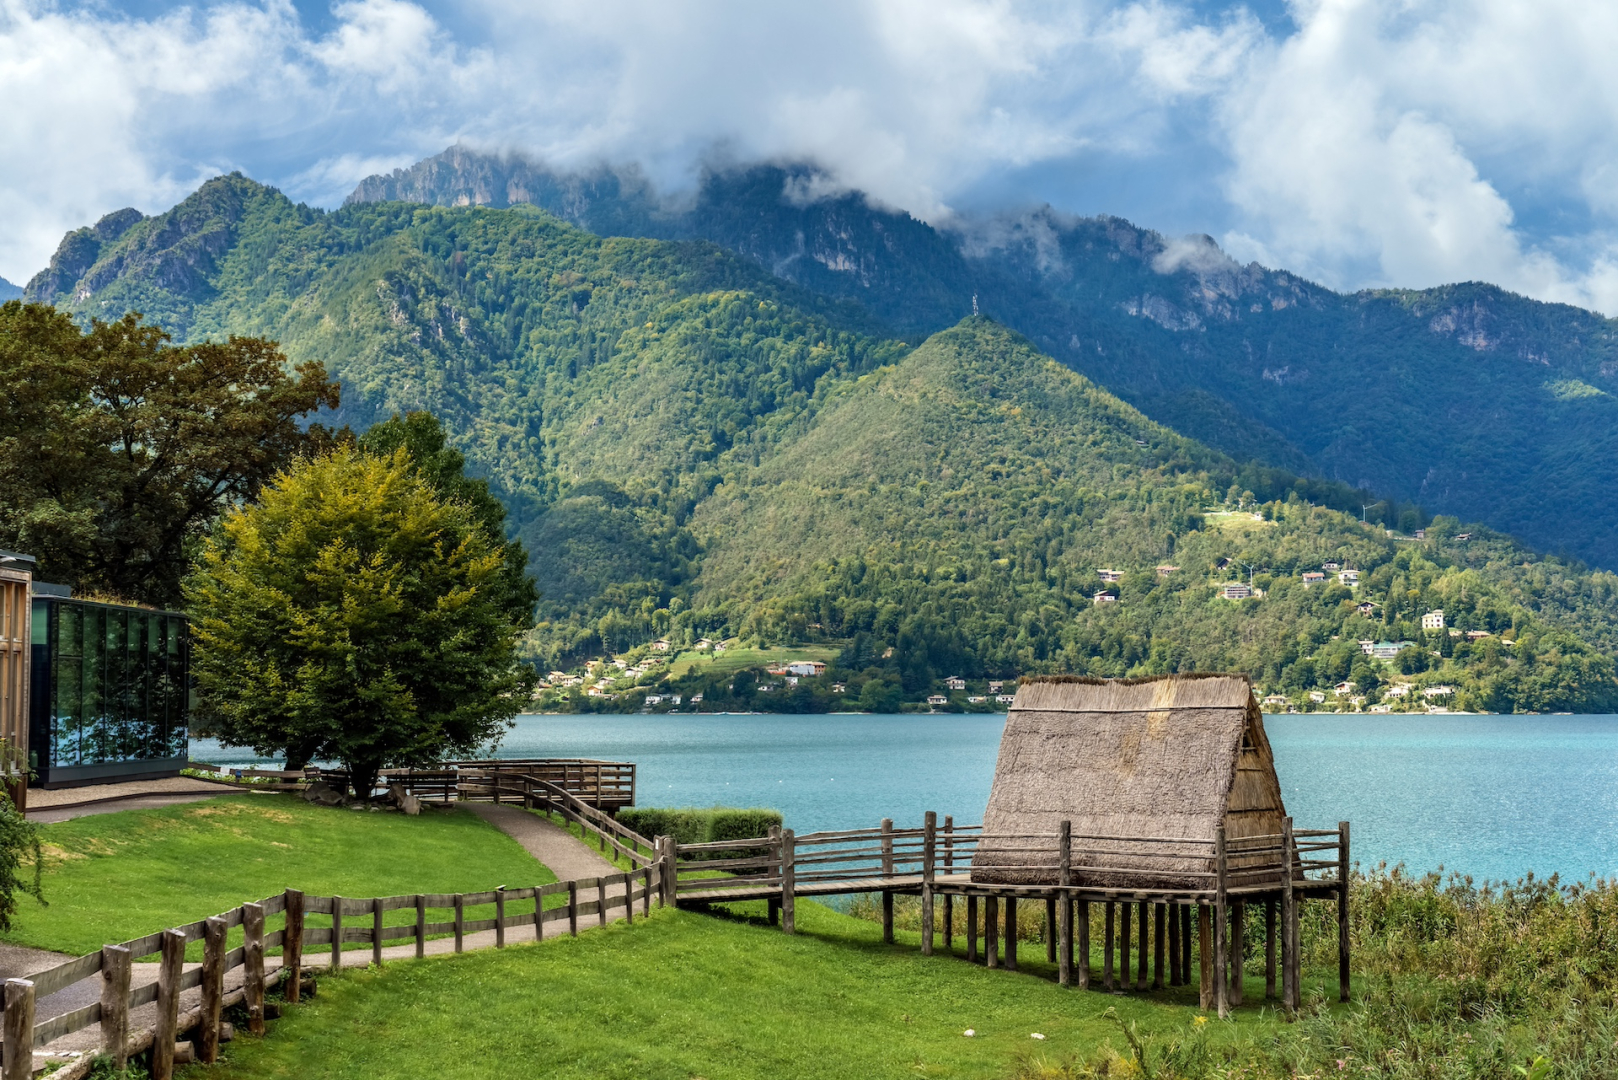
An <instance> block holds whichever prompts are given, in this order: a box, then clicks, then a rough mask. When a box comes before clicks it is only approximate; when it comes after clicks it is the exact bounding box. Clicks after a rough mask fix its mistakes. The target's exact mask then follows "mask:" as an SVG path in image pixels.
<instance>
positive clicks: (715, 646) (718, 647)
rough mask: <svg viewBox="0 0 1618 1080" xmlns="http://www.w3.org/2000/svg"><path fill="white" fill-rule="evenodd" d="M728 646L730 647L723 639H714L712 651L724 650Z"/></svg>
mask: <svg viewBox="0 0 1618 1080" xmlns="http://www.w3.org/2000/svg"><path fill="white" fill-rule="evenodd" d="M728 648H730V646H729V645H726V644H725V643H724V642H723V641H716V642H714V643H713V651H714V652H724V651H725V650H726V649H728Z"/></svg>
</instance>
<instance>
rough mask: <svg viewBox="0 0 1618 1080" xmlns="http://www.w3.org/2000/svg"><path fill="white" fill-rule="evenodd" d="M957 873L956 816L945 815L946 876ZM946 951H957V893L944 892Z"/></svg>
mask: <svg viewBox="0 0 1618 1080" xmlns="http://www.w3.org/2000/svg"><path fill="white" fill-rule="evenodd" d="M954 873H955V818H954V817H953V816H951V815H949V814H945V815H944V876H945V877H951V876H953V875H954ZM944 951H945V952H954V951H955V894H954V893H952V892H946V893H945V894H944Z"/></svg>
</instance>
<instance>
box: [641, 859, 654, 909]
mask: <svg viewBox="0 0 1618 1080" xmlns="http://www.w3.org/2000/svg"><path fill="white" fill-rule="evenodd" d="M641 873H642V874H644V875H646V878H645V887H644V888H642V889H641V891H640V905H641V906H640V913H641V914H642V915H650V914H651V913H652V868H651V867H650V866H647V867H644V868H643V869H642V870H641Z"/></svg>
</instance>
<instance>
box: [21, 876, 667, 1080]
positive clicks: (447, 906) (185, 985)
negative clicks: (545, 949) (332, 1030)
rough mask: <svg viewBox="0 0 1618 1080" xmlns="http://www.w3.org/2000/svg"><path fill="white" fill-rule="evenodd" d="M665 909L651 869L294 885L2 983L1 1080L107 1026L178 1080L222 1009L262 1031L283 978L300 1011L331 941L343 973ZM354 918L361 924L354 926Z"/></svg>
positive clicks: (116, 1050) (213, 1033) (74, 1074)
mask: <svg viewBox="0 0 1618 1080" xmlns="http://www.w3.org/2000/svg"><path fill="white" fill-rule="evenodd" d="M654 896H655V897H656V898H657V901H658V903H659V905H660V906H661V905H662V904H664V903H666V902H670V901H671V900H672V897H671V896H670V895H669V893H668V890H667V889H666V887H665V885H664V882H663V874H662V866H661V865H660V864H655V863H654V864H651V865H647V866H644V867H640V868H638V869H635V870H629V871H624V872H622V873H616V874H606V875H603V876H601V877H596V878H587V879H583V880H573V881H557V882H552V883H551V884H549V885H541V886H536V887H532V888H520V889H507V888H501V889H496V890H494V891H492V892H480V893H424V894H416V895H412V896H383V897H372V898H369V899H354V898H349V897H337V896H311V895H306V894H304V893H302V892H299V891H298V890H296V889H288V890H286V891H285V892H284V893H279V894H277V895H275V896H271V897H268V898H266V899H264V900H260V901H259V902H257V903H252V904H242V905H241V906H240V907H236V908H232V909H231V910H229V911H227V912H224V913H223V914H220V915H216V916H213V917H212V918H208V919H202V920H199V921H197V922H193V923H187V924H186V925H184V926H179V927H175V928H173V929H169V930H161V931H159V932H157V933H155V934H148V935H146V936H145V937H141V938H136V939H134V940H133V941H126V942H123V943H122V944H119V945H107V946H105V947H103V948H102V949H101V950H100V951H99V952H93V953H89V954H87V955H85V956H81V957H78V958H76V959H73V960H69V961H67V962H66V963H63V964H59V965H57V966H56V967H54V968H49V969H47V970H45V971H41V972H39V973H37V974H35V975H33V976H31V977H30V978H27V979H9V980H7V981H6V984H5V1001H4V1009H5V1011H4V1017H3V1026H4V1041H3V1043H0V1080H30V1078H31V1077H32V1075H33V1051H34V1047H35V1046H44V1045H46V1044H48V1043H50V1042H52V1041H53V1040H55V1039H59V1038H61V1037H62V1036H64V1035H69V1034H72V1033H73V1032H75V1031H81V1030H83V1029H85V1028H87V1027H90V1026H91V1025H92V1024H99V1025H100V1026H101V1033H102V1044H103V1047H104V1049H105V1052H106V1053H107V1054H108V1055H110V1056H111V1057H112V1058H113V1059H114V1064H115V1065H116V1066H117V1067H118V1068H122V1067H123V1065H124V1062H125V1060H126V1059H127V1058H128V1057H129V1056H131V1055H133V1054H138V1053H141V1052H144V1051H146V1050H147V1049H150V1050H151V1055H152V1067H151V1074H152V1077H153V1080H169V1078H170V1077H171V1076H172V1075H173V1070H174V1065H175V1063H176V1060H177V1058H176V1055H177V1054H178V1060H180V1061H188V1060H192V1058H193V1056H194V1057H195V1060H199V1061H203V1062H212V1061H214V1060H215V1059H216V1058H217V1055H218V1050H219V1042H220V1035H221V1030H222V1027H221V1014H222V1011H223V1010H224V1009H225V1008H227V1007H229V1006H231V1005H234V1004H238V1003H242V1004H245V1005H246V1007H247V1013H248V1024H249V1029H250V1030H251V1031H253V1032H254V1033H262V1031H263V1029H264V1020H265V1018H266V1009H267V1007H268V1006H267V1003H266V1000H265V998H266V994H267V992H268V990H269V989H270V987H272V986H274V985H275V984H276V983H277V982H285V984H286V1000H287V1001H288V1002H291V1003H296V1002H297V1001H298V999H299V996H300V992H301V984H302V971H303V969H304V967H305V966H306V964H305V958H304V956H305V950H306V949H308V948H309V947H311V946H320V945H326V946H329V947H330V950H331V960H330V964H331V967H332V968H333V969H335V968H337V967H338V966H340V965H341V962H342V947H343V945H345V944H369V945H370V946H371V960H372V962H373V963H377V964H380V963H381V962H382V949H383V946H384V943H386V942H397V941H414V943H415V946H416V949H415V954H416V956H417V957H421V956H423V955H425V951H426V943H427V940H428V939H429V938H436V937H442V936H446V935H453V937H454V940H455V951H456V952H461V951H463V949H464V948H465V944H466V942H465V938H466V935H468V934H475V933H479V932H482V931H488V930H493V931H494V934H495V936H494V941H493V943H492V944H493V947H495V948H504V947H505V945H506V938H507V935H508V934H509V932H510V931H512V930H513V929H516V928H520V927H524V926H532V927H534V937H535V939H536V940H542V939H543V938H544V937H545V927H546V926H547V925H548V924H550V923H557V922H565V924H566V928H567V931H568V933H570V934H573V935H577V934H578V932H579V925H580V920H581V919H583V918H585V917H586V916H590V915H594V916H595V917H596V920H597V922H598V923H599V924H600V925H605V924H606V923H607V921H608V919H609V917H610V913H611V912H612V911H614V910H621V911H622V913H623V917H624V918H625V920H626V921H629V922H633V921H634V918H635V905H636V903H637V902H638V903H639V904H640V906H641V914H642V915H645V914H648V913H649V912H650V911H651V904H652V899H653V897H654ZM551 897H561V898H563V899H562V902H561V903H558V904H553V905H551V906H548V907H547V906H546V900H547V899H549V898H551ZM524 901H531V902H532V903H533V906H534V910H533V911H523V912H516V913H513V912H512V911H511V910H510V909H509V905H511V904H513V903H519V904H520V903H522V902H524ZM490 904H492V905H494V909H495V914H494V917H493V918H482V919H468V918H466V909H467V908H469V907H478V906H487V905H490ZM435 909H437V910H448V911H450V912H451V918H450V919H448V920H443V919H439V920H436V921H429V920H428V912H429V911H432V910H435ZM400 910H405V911H413V912H414V913H415V919H414V921H413V922H410V923H405V924H397V925H387V924H386V922H385V920H384V915H385V913H386V912H389V911H400ZM283 913H284V914H285V926H284V927H283V928H282V929H279V930H275V931H266V929H265V921H266V919H268V918H269V917H271V916H273V915H278V914H283ZM309 915H326V916H329V917H330V919H331V925H330V926H320V927H311V926H306V925H305V923H304V920H305V918H306V916H309ZM350 920H352V921H350ZM238 926H239V927H241V928H242V930H243V935H242V944H241V945H239V946H237V947H236V948H233V949H227V948H226V942H227V937H228V935H229V933H230V931H231V929H233V928H235V927H238ZM199 940H200V941H202V942H203V958H202V964H201V965H200V966H199V967H194V968H192V969H191V970H189V971H187V970H185V967H184V961H185V950H186V946H187V945H188V944H189V943H191V942H193V941H199ZM278 947H279V948H280V949H281V950H282V957H281V965H280V967H278V968H277V969H276V970H274V971H273V972H269V973H268V974H267V973H266V972H265V966H264V959H265V952H266V951H267V950H270V949H274V948H278ZM154 953H156V954H159V955H160V957H161V961H160V965H159V969H158V977H157V980H156V981H155V982H152V983H147V984H146V985H143V986H132V985H131V981H132V974H133V967H132V962H133V961H134V960H135V959H137V958H139V957H142V956H148V955H151V954H154ZM237 968H245V969H246V970H245V972H244V978H243V980H242V985H241V986H240V987H237V988H235V989H232V990H229V991H227V990H226V974H227V973H228V972H231V971H234V970H236V969H237ZM88 979H95V980H96V984H97V990H98V994H99V998H100V1000H99V1001H96V1002H93V1003H92V1004H90V1005H86V1006H84V1007H83V1008H79V1009H75V1010H73V1011H71V1012H67V1013H62V1014H60V1015H57V1016H52V1017H50V1018H48V1019H45V1020H42V1021H37V1022H36V1020H35V1008H36V1005H37V1004H38V1003H39V1002H41V1001H42V1000H43V999H45V998H48V997H49V996H50V995H52V994H55V993H57V992H58V991H61V990H64V989H66V988H68V987H69V986H72V985H74V984H75V983H79V982H82V981H85V980H88ZM193 987H200V988H201V990H202V1003H201V1005H200V1006H199V1007H197V1008H195V1009H192V1010H190V1011H188V1012H186V1013H185V1014H184V1015H182V1014H181V1013H180V1012H179V1001H180V995H181V994H182V993H184V992H185V991H186V990H189V989H192V988H193ZM152 1002H156V1003H157V1018H156V1022H155V1024H153V1025H152V1026H151V1027H150V1028H147V1029H145V1030H144V1031H141V1032H139V1033H137V1034H135V1035H134V1036H133V1037H131V1034H130V1031H129V1014H130V1010H132V1009H136V1008H139V1007H140V1006H142V1005H147V1004H150V1003H152ZM193 1030H194V1031H195V1036H194V1038H193V1040H191V1041H189V1042H184V1043H182V1042H179V1041H178V1040H179V1038H180V1035H181V1034H182V1033H184V1032H188V1031H193ZM91 1060H92V1059H91V1058H89V1057H85V1058H84V1059H82V1060H81V1061H80V1062H79V1063H77V1064H75V1065H70V1066H68V1067H67V1068H64V1069H61V1070H58V1071H57V1072H56V1073H55V1074H54V1076H56V1077H57V1078H58V1080H77V1078H79V1077H82V1076H83V1075H84V1074H85V1073H87V1072H88V1071H89V1069H90V1067H91Z"/></svg>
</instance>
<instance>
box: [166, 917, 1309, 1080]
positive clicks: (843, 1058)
mask: <svg viewBox="0 0 1618 1080" xmlns="http://www.w3.org/2000/svg"><path fill="white" fill-rule="evenodd" d="M738 907H740V908H748V907H749V905H738ZM750 907H751V910H753V911H755V912H758V913H762V910H763V905H762V904H755V905H751V906H750ZM798 925H799V933H798V935H797V936H795V937H788V936H787V935H784V934H782V933H780V932H779V931H778V930H775V929H772V928H769V927H767V926H765V925H762V919H760V918H751V919H732V918H725V917H715V916H708V915H701V914H696V913H692V912H676V911H657V910H654V912H653V915H652V918H651V919H650V920H645V921H643V920H637V921H636V923H635V925H634V926H632V927H626V926H623V925H622V924H616V925H614V926H612V927H609V928H607V929H605V930H592V931H590V932H589V933H586V934H584V935H582V936H580V937H579V938H577V939H567V938H562V939H556V940H547V941H545V942H543V943H540V944H538V945H534V944H532V943H528V944H523V945H517V946H513V947H511V948H508V949H507V950H505V951H504V952H498V953H497V952H493V951H489V952H480V953H469V954H466V955H464V956H459V957H447V958H437V959H428V960H425V961H414V960H407V961H400V962H397V963H390V964H388V965H386V966H385V967H384V968H383V969H382V970H381V971H377V970H375V969H371V970H368V971H350V972H346V973H344V974H343V975H341V976H338V977H330V976H322V979H321V983H320V991H319V994H318V996H317V997H316V998H315V1000H314V1001H313V1002H311V1003H308V1004H306V1005H300V1006H298V1007H296V1008H294V1009H290V1010H288V1012H287V1013H286V1014H285V1015H284V1016H283V1018H282V1019H281V1020H280V1021H278V1022H277V1023H276V1024H275V1025H273V1026H272V1028H271V1031H270V1033H269V1035H268V1036H267V1037H266V1038H264V1039H252V1038H247V1037H240V1036H239V1037H238V1038H237V1040H236V1041H235V1042H233V1043H231V1044H229V1046H228V1048H227V1052H226V1058H225V1060H224V1062H223V1064H220V1065H217V1066H214V1067H211V1068H209V1069H207V1070H204V1069H201V1068H194V1069H192V1070H191V1071H190V1072H188V1073H186V1074H184V1075H185V1076H187V1077H190V1078H192V1080H200V1078H201V1077H203V1076H207V1077H210V1078H214V1077H217V1078H220V1080H225V1078H229V1080H269V1078H276V1077H307V1076H315V1075H319V1076H322V1077H329V1078H334V1080H342V1078H353V1080H362V1078H363V1080H384V1078H392V1077H398V1078H401V1080H402V1078H411V1080H414V1078H418V1077H425V1076H432V1077H436V1078H453V1080H461V1078H465V1080H473V1078H479V1080H481V1078H488V1080H497V1078H498V1080H505V1078H508V1077H511V1076H521V1075H543V1076H545V1077H547V1078H579V1080H585V1078H590V1080H595V1078H623V1080H630V1078H633V1080H663V1078H667V1080H692V1078H693V1077H701V1078H706V1080H742V1078H752V1077H757V1078H761V1080H764V1078H770V1080H774V1078H785V1077H790V1078H805V1080H807V1078H817V1077H824V1078H827V1080H868V1078H877V1077H918V1076H919V1077H1002V1078H1003V1077H1009V1076H1010V1075H1011V1074H1012V1073H1013V1072H1014V1071H1015V1070H1016V1069H1017V1068H1018V1067H1019V1066H1020V1065H1025V1064H1028V1063H1029V1062H1030V1061H1031V1060H1032V1059H1036V1058H1037V1059H1043V1061H1045V1062H1050V1063H1058V1062H1061V1061H1063V1060H1067V1059H1071V1058H1074V1057H1079V1058H1085V1059H1089V1058H1093V1057H1094V1056H1095V1055H1096V1054H1098V1053H1105V1052H1106V1051H1105V1050H1104V1047H1105V1046H1107V1045H1110V1046H1111V1047H1112V1048H1113V1049H1115V1050H1117V1051H1119V1052H1121V1053H1123V1054H1125V1055H1127V1054H1128V1053H1129V1049H1128V1044H1127V1043H1126V1041H1125V1039H1124V1037H1123V1034H1122V1030H1121V1028H1120V1026H1119V1023H1118V1022H1117V1021H1115V1020H1114V1019H1111V1018H1109V1017H1107V1016H1106V1015H1105V1014H1106V1013H1107V1011H1108V1010H1109V1009H1111V1010H1115V1011H1116V1014H1117V1016H1118V1018H1119V1019H1121V1020H1122V1021H1124V1022H1130V1021H1133V1022H1135V1023H1137V1024H1138V1025H1139V1030H1140V1031H1141V1032H1142V1033H1143V1034H1145V1035H1146V1036H1147V1037H1148V1038H1149V1039H1154V1038H1155V1039H1159V1040H1164V1039H1171V1038H1180V1039H1198V1038H1207V1039H1211V1040H1214V1041H1215V1042H1229V1041H1232V1040H1240V1039H1245V1038H1250V1037H1253V1036H1257V1035H1262V1034H1263V1033H1266V1032H1268V1031H1270V1030H1273V1029H1274V1027H1275V1026H1276V1024H1277V1022H1278V1021H1277V1018H1276V1017H1275V1015H1274V1013H1273V1012H1271V1011H1270V1010H1267V1009H1261V1008H1259V1007H1257V1006H1248V1007H1246V1008H1243V1009H1241V1010H1238V1012H1237V1013H1236V1020H1235V1022H1233V1023H1230V1024H1217V1023H1213V1024H1205V1023H1198V1021H1197V1019H1196V1018H1197V1017H1198V1016H1199V1015H1200V1014H1199V1013H1198V1012H1197V1010H1196V1009H1195V1002H1194V1000H1193V994H1194V992H1193V991H1191V990H1189V989H1186V990H1175V991H1173V992H1165V993H1163V994H1158V995H1143V996H1133V995H1131V996H1113V995H1108V994H1103V993H1098V992H1085V991H1078V990H1072V989H1063V988H1062V987H1060V986H1057V985H1056V984H1055V982H1054V981H1053V980H1052V979H1051V978H1049V977H1048V974H1049V973H1048V971H1047V969H1046V966H1045V964H1044V963H1043V952H1042V950H1040V949H1038V947H1034V948H1032V949H1026V950H1025V955H1026V954H1027V953H1037V954H1038V955H1039V962H1037V963H1027V962H1025V963H1024V969H1025V970H1024V971H1022V972H1019V973H1011V972H1006V971H988V970H986V969H984V968H982V967H980V966H977V965H973V964H967V963H965V962H963V961H962V960H960V959H959V958H958V957H948V956H944V955H942V951H940V955H937V956H934V957H932V958H925V957H922V956H920V955H919V953H918V951H917V949H916V942H915V939H914V935H908V934H902V933H901V934H900V935H899V944H898V945H894V946H886V945H883V944H882V943H881V940H880V938H881V928H880V927H879V926H876V925H875V924H872V923H869V922H866V921H864V920H860V919H855V918H851V917H849V916H845V915H840V914H838V913H836V912H834V911H831V910H829V909H827V908H825V907H823V906H820V905H818V904H813V903H802V904H800V906H799V909H798ZM1254 989H1256V990H1257V991H1258V993H1259V994H1262V983H1260V984H1259V985H1257V986H1256V987H1254ZM969 1028H970V1029H972V1030H974V1031H975V1033H976V1034H975V1035H974V1036H973V1037H970V1038H969V1037H967V1036H965V1035H964V1034H963V1033H964V1032H965V1031H966V1030H967V1029H969ZM1036 1032H1037V1033H1039V1034H1041V1035H1044V1036H1045V1039H1044V1040H1035V1039H1033V1038H1032V1035H1033V1034H1034V1033H1036Z"/></svg>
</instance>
